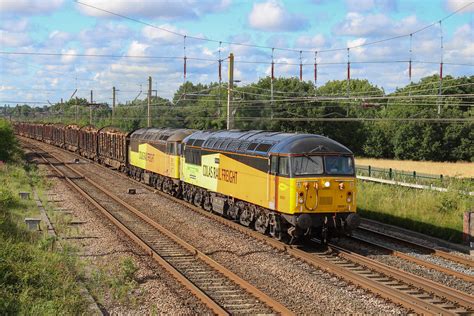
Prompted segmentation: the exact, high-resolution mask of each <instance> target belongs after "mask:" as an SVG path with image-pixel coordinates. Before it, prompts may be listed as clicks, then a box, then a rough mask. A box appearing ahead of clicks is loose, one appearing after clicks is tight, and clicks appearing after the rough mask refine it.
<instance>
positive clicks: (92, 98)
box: [89, 90, 94, 125]
mask: <svg viewBox="0 0 474 316" xmlns="http://www.w3.org/2000/svg"><path fill="white" fill-rule="evenodd" d="M93 106H94V94H93V92H92V90H91V103H90V104H89V124H90V125H92V107H93Z"/></svg>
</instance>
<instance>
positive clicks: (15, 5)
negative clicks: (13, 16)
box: [0, 0, 64, 14]
mask: <svg viewBox="0 0 474 316" xmlns="http://www.w3.org/2000/svg"><path fill="white" fill-rule="evenodd" d="M63 2H64V0H48V1H44V0H2V1H0V11H2V12H4V13H19V14H42V13H50V12H52V11H55V10H56V9H58V8H59V7H61V6H62V4H63Z"/></svg>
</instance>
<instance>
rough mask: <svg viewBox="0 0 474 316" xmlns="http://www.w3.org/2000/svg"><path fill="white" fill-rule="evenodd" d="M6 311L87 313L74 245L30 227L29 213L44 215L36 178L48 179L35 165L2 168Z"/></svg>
mask: <svg viewBox="0 0 474 316" xmlns="http://www.w3.org/2000/svg"><path fill="white" fill-rule="evenodd" d="M0 183H3V184H4V185H2V186H1V187H0V315H11V314H28V315H56V314H83V313H85V312H86V311H87V309H86V308H87V304H86V302H85V301H84V299H83V298H82V295H81V294H80V291H79V290H80V289H79V287H78V284H77V282H76V280H77V279H78V278H79V275H78V274H77V273H76V272H75V271H78V269H77V264H78V262H77V259H76V256H74V255H72V254H71V252H70V250H69V248H68V247H64V248H63V250H60V251H59V250H54V249H53V247H52V245H53V243H54V241H53V240H52V239H51V237H48V236H47V235H46V234H44V233H43V232H44V231H45V230H44V229H42V231H34V232H32V231H28V230H26V226H25V223H24V218H25V217H38V216H39V212H38V209H37V207H36V204H35V203H34V201H33V200H31V199H30V200H20V199H19V198H18V192H20V191H28V192H31V188H30V183H32V184H34V185H35V187H38V189H39V190H42V189H43V188H44V186H45V185H46V184H45V182H44V181H43V178H42V176H41V174H40V172H39V171H38V170H37V169H36V167H35V166H30V165H25V166H21V165H16V164H6V165H3V166H1V169H0Z"/></svg>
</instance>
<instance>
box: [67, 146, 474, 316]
mask: <svg viewBox="0 0 474 316" xmlns="http://www.w3.org/2000/svg"><path fill="white" fill-rule="evenodd" d="M68 153H69V154H73V153H70V152H68ZM102 167H103V166H102ZM103 168H104V169H107V170H109V171H110V169H108V168H106V167H103ZM116 174H119V175H120V176H121V177H123V178H126V179H128V180H129V181H134V182H135V183H136V184H137V185H139V186H141V187H143V188H146V189H147V190H150V191H153V192H155V193H157V194H159V195H161V196H163V197H165V198H167V199H169V200H172V201H174V202H176V203H178V204H181V205H184V206H185V207H187V208H189V209H191V210H194V211H196V212H198V213H199V214H201V215H203V216H205V217H207V218H210V219H212V220H214V221H217V222H219V223H221V224H223V225H225V226H227V227H230V228H232V229H234V230H236V231H239V232H241V233H243V234H245V235H247V236H249V237H252V238H253V239H256V240H258V241H260V242H263V243H266V244H268V245H270V246H272V247H273V248H275V249H277V250H280V251H283V252H286V254H288V255H290V256H291V257H294V258H297V259H298V260H301V261H304V262H306V263H308V264H310V265H312V266H314V267H317V268H318V269H322V270H325V271H328V272H330V273H332V274H333V275H335V276H337V277H339V278H342V279H344V280H346V281H348V282H350V283H353V284H355V285H357V286H359V287H361V288H364V289H366V290H368V291H370V292H373V293H376V294H378V295H380V296H381V297H383V298H385V299H387V300H390V301H392V302H395V303H397V304H400V305H402V306H404V307H405V308H407V309H409V310H411V311H413V312H415V313H419V314H447V315H455V314H470V313H473V312H474V303H472V302H474V297H473V296H472V295H469V294H466V293H463V292H460V291H456V290H454V289H451V288H448V287H446V286H444V285H441V284H438V283H435V282H432V281H428V280H425V279H423V278H420V277H418V276H416V275H413V274H409V273H406V272H403V271H400V270H397V269H394V268H392V267H389V266H387V265H385V264H382V263H380V262H377V261H375V260H372V259H369V258H366V257H363V256H361V255H357V254H354V253H351V252H350V251H347V250H345V249H342V248H338V247H337V246H335V245H330V249H331V250H332V251H331V252H330V253H329V254H322V253H320V252H315V251H314V248H313V249H312V250H311V249H305V248H301V247H298V246H289V245H286V244H284V243H281V242H279V241H277V240H275V239H272V238H270V237H268V236H264V235H262V234H260V233H258V232H255V231H253V230H251V229H249V228H246V227H244V226H242V225H239V224H237V223H234V222H232V221H229V220H227V219H225V218H222V217H220V216H218V215H216V214H213V213H211V212H207V211H205V210H203V209H200V208H198V207H196V206H194V205H190V204H188V203H187V202H185V201H183V200H180V199H176V198H174V197H171V196H169V195H167V194H165V193H163V192H160V191H156V190H154V189H153V188H151V187H149V186H147V185H145V184H143V183H140V182H138V181H135V180H132V179H130V178H129V177H126V176H125V175H123V174H120V173H118V172H117V173H116Z"/></svg>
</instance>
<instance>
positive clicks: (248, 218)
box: [239, 206, 255, 226]
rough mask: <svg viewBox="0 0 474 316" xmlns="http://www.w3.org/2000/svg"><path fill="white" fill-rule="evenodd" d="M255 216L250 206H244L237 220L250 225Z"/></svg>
mask: <svg viewBox="0 0 474 316" xmlns="http://www.w3.org/2000/svg"><path fill="white" fill-rule="evenodd" d="M254 218H255V212H254V210H253V209H252V208H250V207H248V206H245V207H243V210H242V212H241V213H240V217H239V222H240V224H242V225H244V226H250V224H251V223H252V222H253V220H254Z"/></svg>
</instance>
